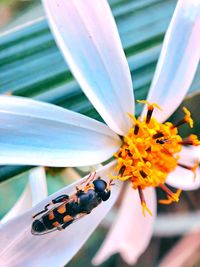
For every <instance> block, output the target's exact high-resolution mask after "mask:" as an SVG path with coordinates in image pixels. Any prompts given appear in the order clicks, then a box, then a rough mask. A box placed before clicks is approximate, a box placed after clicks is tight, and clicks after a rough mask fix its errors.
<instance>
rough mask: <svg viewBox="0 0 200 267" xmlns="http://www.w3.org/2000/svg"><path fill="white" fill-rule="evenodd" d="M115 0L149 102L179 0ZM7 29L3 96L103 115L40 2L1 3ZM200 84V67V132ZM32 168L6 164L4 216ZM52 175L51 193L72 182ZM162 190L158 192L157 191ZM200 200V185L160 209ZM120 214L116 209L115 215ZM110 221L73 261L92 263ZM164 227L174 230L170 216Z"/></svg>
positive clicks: (161, 249)
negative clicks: (71, 66) (62, 50)
mask: <svg viewBox="0 0 200 267" xmlns="http://www.w3.org/2000/svg"><path fill="white" fill-rule="evenodd" d="M109 2H110V5H111V8H112V11H113V14H114V16H115V19H116V22H117V25H118V29H119V33H120V37H121V39H122V43H123V47H124V49H125V53H126V56H127V58H128V62H129V66H130V69H131V75H132V80H133V86H134V91H135V95H136V99H145V98H146V95H147V92H148V88H149V86H150V82H151V80H152V77H153V73H154V70H155V66H156V62H157V59H158V56H159V52H160V49H161V44H162V40H163V37H164V33H165V31H166V29H167V26H168V23H169V21H170V18H171V16H172V13H173V10H174V7H175V5H176V0H160V1H159V0H110V1H109ZM0 33H1V38H0V93H2V94H5V93H9V94H13V95H20V96H28V97H33V98H35V99H39V100H42V101H47V102H51V103H55V104H57V105H60V106H62V107H65V108H68V109H71V110H74V111H78V112H80V113H83V114H86V115H88V116H91V117H93V118H96V119H99V120H101V118H100V117H99V115H98V114H97V112H96V111H95V110H94V109H93V107H92V106H91V104H90V103H89V101H88V100H87V99H86V97H85V96H84V95H83V93H82V92H81V90H80V88H79V86H78V84H77V83H76V81H75V80H74V79H73V77H72V75H71V73H70V71H69V68H68V66H67V64H66V63H65V62H64V60H63V58H62V56H61V54H60V52H59V50H58V49H57V47H56V45H55V42H54V40H53V37H52V35H51V33H50V31H49V28H48V25H47V22H46V19H45V17H44V12H43V9H42V6H41V4H40V1H37V0H34V1H28V0H27V1H19V0H18V1H16V0H15V1H14V0H0ZM49 62H51V64H49ZM199 88H200V69H198V71H197V74H196V76H195V79H194V82H193V84H192V86H191V89H190V92H189V97H188V98H187V99H186V100H185V103H184V104H185V105H186V106H187V107H188V108H189V109H191V111H192V114H193V117H194V119H195V121H196V124H195V128H194V132H195V133H196V134H199V129H200V123H199V117H200V111H199V100H200V95H199V92H198V90H199ZM192 93H193V94H192ZM136 112H137V114H139V112H140V107H139V106H138V105H137V106H136ZM181 116H182V115H181V111H180V109H179V110H178V111H177V112H176V113H175V114H174V115H173V116H172V120H173V121H178V120H179V118H180V117H181ZM189 131H190V130H189V128H188V127H184V128H183V129H182V134H183V135H186V134H188V133H189ZM28 169H29V167H28V166H25V167H19V166H2V167H0V181H1V184H0V203H1V204H0V216H1V217H3V216H4V215H5V214H6V212H7V211H8V210H9V209H10V208H11V207H12V205H13V204H14V203H15V201H17V199H18V197H19V196H20V194H21V193H22V191H23V189H24V187H25V185H26V183H27V179H28V171H27V170H28ZM47 180H48V190H49V194H51V193H53V192H55V191H57V190H58V189H60V188H62V187H63V186H65V185H66V184H67V183H70V182H71V181H69V180H67V179H66V177H64V176H63V173H62V172H61V170H59V169H58V170H53V173H52V170H48V174H47ZM160 194H161V193H160V192H158V195H160ZM8 196H9V197H8ZM199 204H200V197H199V190H197V191H195V192H184V193H183V194H182V197H181V200H180V201H179V203H178V204H172V205H170V206H161V205H159V206H158V210H159V214H168V213H171V212H173V213H174V214H176V213H177V214H182V213H190V212H192V211H195V210H197V209H198V208H199ZM116 209H117V207H116V208H115V210H116ZM113 214H114V212H112V214H111V215H112V216H113ZM111 215H110V217H112V216H111ZM110 217H109V216H108V218H110ZM109 224H110V223H109V221H108V219H107V220H105V221H104V222H103V223H102V225H101V226H100V227H99V228H98V229H97V230H96V231H95V233H94V234H93V235H92V237H91V238H90V239H89V241H88V242H87V243H86V245H85V246H84V247H83V248H82V249H81V251H80V252H79V253H78V254H77V255H76V256H75V257H74V259H73V260H72V261H71V262H70V263H69V264H68V266H70V267H76V266H88V267H89V266H91V259H92V257H93V256H94V254H95V252H96V251H97V250H98V247H99V246H100V244H101V242H102V240H103V238H104V236H105V234H106V232H107V231H108V225H109ZM157 225H158V224H157ZM157 225H156V226H155V227H157ZM165 227H166V229H168V228H170V224H169V222H168V221H166V226H165ZM168 230H169V229H168ZM155 232H156V230H155ZM179 239H180V235H179V234H172V235H171V237H168V238H167V237H163V236H162V235H160V236H159V235H158V234H156V236H154V237H153V239H152V241H151V244H150V245H149V247H148V249H147V250H146V252H145V253H144V254H143V255H142V256H141V257H140V259H139V261H138V263H137V265H135V266H138V267H145V266H148V267H155V266H157V265H158V262H159V261H160V259H161V258H162V257H163V256H164V255H165V253H166V252H167V251H168V250H169V249H170V248H171V247H172V246H173V245H174V244H175V243H176V242H177V240H179ZM195 264H197V265H193V266H200V263H199V261H198V262H197V263H195ZM111 266H116V267H118V266H124V267H125V266H127V265H126V264H125V263H124V262H123V260H122V259H121V258H120V256H119V255H115V256H113V257H111V258H110V259H109V260H108V261H107V262H105V263H104V264H103V265H102V267H111ZM186 267H187V266H186Z"/></svg>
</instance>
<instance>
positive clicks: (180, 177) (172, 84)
mask: <svg viewBox="0 0 200 267" xmlns="http://www.w3.org/2000/svg"><path fill="white" fill-rule="evenodd" d="M43 4H44V8H45V10H46V14H47V17H48V20H49V25H50V28H51V29H52V32H53V34H54V36H55V40H56V42H57V44H58V46H59V47H60V49H61V51H62V53H63V55H64V57H65V59H66V60H67V62H68V64H69V66H70V68H71V70H72V73H73V75H74V76H75V78H76V79H77V81H78V82H79V84H80V86H81V88H82V90H83V91H84V93H85V94H86V95H87V97H88V98H89V100H90V101H91V103H92V104H93V105H94V107H95V108H96V110H97V111H98V112H99V114H100V115H101V117H102V118H103V119H104V121H105V122H106V124H107V125H108V126H107V125H105V124H103V123H100V122H97V121H95V120H93V119H90V118H87V117H85V116H83V115H80V114H77V113H75V112H72V111H69V110H65V109H62V108H59V107H56V106H54V105H50V104H47V103H42V102H37V101H33V100H30V99H25V98H20V97H11V96H1V97H0V119H1V140H0V144H1V154H0V163H1V164H28V165H46V166H62V167H64V166H86V165H92V164H98V163H101V162H104V161H106V160H108V159H111V158H112V157H113V155H114V157H115V158H116V159H115V160H112V161H111V162H110V163H109V164H107V165H105V166H104V167H102V168H101V169H98V170H97V175H98V176H100V177H102V178H103V179H105V180H106V181H108V180H109V179H110V178H109V177H110V176H111V178H112V179H115V180H116V183H117V184H118V185H121V184H122V182H121V181H124V180H128V181H129V183H128V186H127V189H126V195H125V199H124V201H123V203H122V206H121V208H120V210H119V215H118V219H117V220H116V221H115V224H114V226H113V227H112V229H111V232H110V233H109V235H108V238H107V240H106V241H105V245H104V246H103V248H102V249H101V250H100V252H99V254H98V255H97V256H96V258H95V260H94V262H95V263H99V262H101V261H102V260H104V259H106V258H107V257H109V256H110V255H111V254H112V253H115V252H120V253H121V255H122V257H123V258H124V259H125V260H126V261H127V262H128V263H133V262H135V261H136V260H137V258H138V256H139V255H140V254H141V253H142V252H143V251H144V249H145V248H146V246H147V244H148V242H149V240H150V238H151V235H152V228H153V223H154V220H155V217H156V204H157V203H156V195H155V187H159V188H161V189H162V190H164V191H165V192H166V195H167V197H166V199H164V200H161V202H162V203H163V204H168V203H171V202H173V201H175V202H177V201H178V199H179V195H180V192H181V190H182V189H185V190H188V189H195V188H198V187H199V183H200V179H199V178H200V176H199V172H198V169H197V167H198V162H197V161H196V160H195V158H192V157H191V159H190V161H189V162H185V161H184V159H185V158H186V157H187V156H186V155H187V153H185V151H186V149H187V148H185V149H183V148H182V146H183V145H198V144H199V141H198V140H197V138H196V137H195V136H193V135H191V136H189V137H188V138H187V139H182V138H181V136H180V135H179V134H178V127H179V126H181V125H182V124H183V123H189V124H190V126H191V127H192V126H193V121H192V118H191V116H190V112H189V111H188V110H187V109H186V108H184V116H183V120H182V121H180V122H177V124H175V125H173V124H172V123H169V122H167V123H163V122H164V121H166V120H167V118H168V117H169V116H170V115H171V114H172V113H173V112H174V111H175V109H176V108H177V107H178V105H179V104H180V103H181V102H182V100H183V98H184V97H185V95H186V93H187V91H188V89H189V87H190V85H191V83H192V80H193V77H194V75H195V72H196V69H197V66H198V62H199V55H200V45H199V38H198V33H199V29H200V3H199V1H196V0H191V1H187V0H180V1H179V2H178V5H177V7H176V10H175V12H174V15H173V17H172V20H171V23H170V25H169V28H168V30H167V33H166V36H165V39H164V43H163V47H162V51H161V54H160V58H159V61H158V64H157V68H156V71H155V75H154V78H153V81H152V84H151V87H150V90H149V94H148V97H147V101H140V102H141V104H145V105H146V106H145V109H144V111H143V113H142V114H141V116H140V117H139V118H135V116H134V95H133V88H132V81H131V76H130V71H129V68H128V64H127V61H126V58H125V55H124V52H123V49H122V45H121V42H120V38H119V35H118V31H117V27H116V24H115V21H114V19H113V16H112V13H111V10H110V8H109V6H108V4H107V2H106V1H105V0H101V1H93V0H85V1H84V2H83V1H80V0H79V1H77V0H71V1H62V0H54V1H52V0H43ZM50 64H51V63H50ZM190 156H191V155H190ZM114 171H115V172H114ZM194 176H195V179H194ZM166 183H168V184H170V185H173V186H175V187H177V188H178V190H177V191H176V192H172V191H171V190H170V189H169V188H168V187H167V186H166ZM78 184H79V182H76V183H74V184H72V185H70V186H69V187H66V188H63V189H62V190H61V191H59V192H56V193H55V194H54V195H52V196H50V197H48V198H46V199H45V200H43V201H42V202H40V203H39V204H38V205H36V206H35V207H34V208H33V209H31V210H29V211H28V212H26V213H24V214H23V215H21V216H19V217H16V218H14V219H12V220H10V221H8V222H7V223H5V224H2V226H1V240H3V242H2V245H1V247H0V251H1V263H2V265H3V266H27V265H29V266H30V264H31V265H32V266H38V265H42V266H47V265H48V266H49V262H50V264H51V265H52V266H62V265H64V264H65V263H66V262H68V261H69V260H70V259H71V258H72V257H73V255H74V254H75V253H76V252H77V251H78V250H79V248H80V247H81V246H82V245H83V243H84V242H85V241H86V239H87V238H88V237H89V235H90V234H91V233H92V231H93V230H94V229H95V228H96V226H97V225H98V224H99V223H100V221H101V220H102V219H103V217H104V216H105V215H106V213H107V212H108V211H109V210H110V208H111V207H112V205H113V204H114V202H115V200H116V198H117V196H118V194H119V191H120V186H118V187H117V186H113V187H112V194H111V198H110V199H109V201H107V202H106V203H103V204H101V205H100V206H99V207H98V208H97V209H95V210H94V211H93V212H92V213H91V214H90V215H88V216H85V217H84V218H82V219H81V220H79V221H78V222H77V223H74V224H72V225H70V226H69V228H68V229H67V230H65V231H62V232H58V231H57V232H53V233H51V234H47V235H44V236H40V237H35V236H33V235H31V224H32V216H33V215H34V214H35V213H37V212H39V211H41V210H42V209H43V208H44V206H45V205H46V204H47V203H48V202H50V201H51V200H52V199H53V198H55V197H57V196H59V195H61V194H68V195H70V194H72V193H73V192H74V190H75V186H76V185H78ZM142 211H143V212H142ZM146 213H149V214H151V215H152V216H146V217H144V216H143V214H146ZM77 233H78V234H77Z"/></svg>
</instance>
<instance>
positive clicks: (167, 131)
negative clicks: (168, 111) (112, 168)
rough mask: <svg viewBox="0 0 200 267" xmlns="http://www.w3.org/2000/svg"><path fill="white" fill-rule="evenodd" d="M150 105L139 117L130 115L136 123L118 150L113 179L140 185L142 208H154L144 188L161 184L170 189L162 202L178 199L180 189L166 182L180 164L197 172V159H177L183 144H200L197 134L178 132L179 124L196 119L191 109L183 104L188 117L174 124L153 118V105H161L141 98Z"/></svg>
mask: <svg viewBox="0 0 200 267" xmlns="http://www.w3.org/2000/svg"><path fill="white" fill-rule="evenodd" d="M138 102H140V103H144V104H147V105H148V111H147V116H146V117H144V118H142V119H141V118H140V117H138V118H137V119H136V118H135V117H134V116H132V115H130V114H129V116H130V118H131V120H132V122H133V127H132V128H131V129H130V130H129V132H128V134H127V135H126V136H125V137H124V139H123V141H124V142H123V145H122V147H121V148H120V149H119V151H118V152H117V153H116V154H115V157H116V158H117V160H118V165H117V171H118V175H117V176H112V179H116V178H117V179H120V180H122V181H125V180H129V181H130V182H131V184H132V187H133V188H134V189H138V192H139V196H140V199H141V204H142V208H143V212H144V213H145V211H147V212H148V213H149V214H151V211H150V210H149V209H148V208H147V206H146V202H145V199H144V195H143V191H142V190H143V189H145V188H146V187H149V186H153V187H160V188H161V189H162V190H164V191H165V192H166V193H167V197H168V198H167V199H166V200H160V203H162V204H170V203H171V202H174V201H175V202H178V200H179V195H180V193H181V190H180V189H179V190H177V192H176V193H173V192H172V191H171V190H170V189H168V188H167V186H166V185H165V184H164V183H165V181H166V178H167V176H168V174H169V173H170V172H172V171H173V170H175V168H176V167H177V165H179V166H181V167H183V168H187V169H189V170H191V171H193V172H194V174H195V171H196V168H197V167H198V162H196V163H195V165H194V166H192V167H189V166H185V165H181V164H179V163H178V160H179V158H180V156H179V152H180V151H181V149H182V145H199V144H200V142H199V141H198V138H197V136H195V135H191V136H189V137H188V138H187V139H185V140H183V139H182V138H181V136H180V135H179V134H178V128H177V127H178V126H180V125H182V124H184V123H189V125H190V126H191V127H193V120H192V118H191V114H190V112H189V111H188V110H187V109H186V108H185V107H184V108H183V110H184V112H185V117H184V118H183V119H182V120H181V121H180V122H178V123H177V124H175V125H173V124H172V123H170V122H165V123H160V122H158V121H157V120H156V119H155V118H152V113H153V110H154V108H158V109H160V107H159V106H158V105H157V104H155V103H153V104H150V103H149V102H147V101H138Z"/></svg>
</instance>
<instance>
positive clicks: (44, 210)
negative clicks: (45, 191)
mask: <svg viewBox="0 0 200 267" xmlns="http://www.w3.org/2000/svg"><path fill="white" fill-rule="evenodd" d="M50 205H51V203H48V204H47V205H46V206H45V207H44V209H43V210H42V211H40V212H38V213H36V214H35V215H34V216H33V218H35V217H37V216H38V215H40V214H42V213H45V212H47V211H48V207H49V206H50Z"/></svg>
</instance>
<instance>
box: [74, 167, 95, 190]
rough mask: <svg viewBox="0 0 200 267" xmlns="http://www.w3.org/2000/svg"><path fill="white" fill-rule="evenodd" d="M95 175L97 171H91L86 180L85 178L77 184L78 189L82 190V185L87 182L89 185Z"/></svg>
mask: <svg viewBox="0 0 200 267" xmlns="http://www.w3.org/2000/svg"><path fill="white" fill-rule="evenodd" d="M95 175H96V172H94V173H90V174H89V176H88V177H87V179H86V180H84V181H83V182H81V183H80V184H79V185H77V186H76V190H77V191H79V190H81V185H83V184H85V183H86V186H87V185H89V184H90V183H91V182H92V181H93V180H94V178H95Z"/></svg>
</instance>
